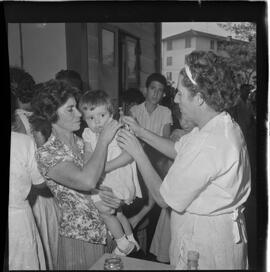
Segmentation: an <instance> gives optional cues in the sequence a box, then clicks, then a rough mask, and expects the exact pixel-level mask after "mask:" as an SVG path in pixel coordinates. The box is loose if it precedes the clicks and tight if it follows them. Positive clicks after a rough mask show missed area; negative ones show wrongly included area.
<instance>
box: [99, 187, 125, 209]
mask: <svg viewBox="0 0 270 272" xmlns="http://www.w3.org/2000/svg"><path fill="white" fill-rule="evenodd" d="M99 189H100V190H99V196H100V198H101V200H102V201H103V204H104V205H105V206H107V207H109V208H113V209H118V208H119V207H120V206H121V204H122V201H121V199H119V198H117V197H116V196H115V195H114V193H113V192H112V189H111V188H109V187H106V186H100V188H99Z"/></svg>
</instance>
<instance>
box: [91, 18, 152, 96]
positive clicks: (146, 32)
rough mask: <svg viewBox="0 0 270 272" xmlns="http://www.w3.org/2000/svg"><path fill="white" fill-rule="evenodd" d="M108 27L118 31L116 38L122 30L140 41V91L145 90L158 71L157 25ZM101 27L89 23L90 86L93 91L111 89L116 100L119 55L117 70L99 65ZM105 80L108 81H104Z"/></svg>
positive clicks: (121, 24)
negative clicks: (150, 77)
mask: <svg viewBox="0 0 270 272" xmlns="http://www.w3.org/2000/svg"><path fill="white" fill-rule="evenodd" d="M106 25H107V26H109V27H111V29H114V30H115V31H116V37H118V35H117V32H118V30H122V31H125V32H126V33H128V34H130V35H133V36H135V37H136V38H139V39H140V46H141V55H140V89H141V90H143V89H144V87H145V81H146V78H147V77H148V75H149V74H151V73H153V72H155V71H156V61H157V53H156V36H155V35H156V33H155V30H156V29H155V23H107V24H106ZM99 27H100V24H98V23H87V39H88V68H89V75H88V77H89V84H90V86H91V88H92V89H96V88H102V89H105V90H107V89H109V90H107V92H109V93H110V94H111V95H112V96H113V98H116V97H118V86H119V83H118V77H119V74H118V72H119V69H120V67H119V66H118V65H119V64H118V55H117V56H116V66H115V69H106V67H104V66H103V65H101V64H100V63H99V37H98V35H99ZM104 78H108V80H106V81H104Z"/></svg>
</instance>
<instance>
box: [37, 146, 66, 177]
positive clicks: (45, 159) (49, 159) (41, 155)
mask: <svg viewBox="0 0 270 272" xmlns="http://www.w3.org/2000/svg"><path fill="white" fill-rule="evenodd" d="M36 158H37V162H38V169H39V171H40V173H41V174H42V176H43V177H44V178H46V179H49V177H48V176H47V174H48V172H49V171H50V169H51V168H53V167H54V166H55V165H57V164H58V163H60V162H62V161H66V160H67V158H66V156H65V155H64V154H62V153H59V152H57V151H56V150H54V149H52V148H46V146H43V147H41V148H39V149H38V150H37V152H36Z"/></svg>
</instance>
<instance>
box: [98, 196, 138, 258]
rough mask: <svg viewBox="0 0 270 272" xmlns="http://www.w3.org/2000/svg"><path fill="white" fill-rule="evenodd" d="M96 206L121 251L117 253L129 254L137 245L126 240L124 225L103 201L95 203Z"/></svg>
mask: <svg viewBox="0 0 270 272" xmlns="http://www.w3.org/2000/svg"><path fill="white" fill-rule="evenodd" d="M95 206H96V207H97V209H98V210H99V212H100V216H101V217H102V218H103V220H104V222H105V224H106V226H107V227H108V229H109V230H110V232H111V234H112V235H113V237H114V239H115V242H116V244H117V247H118V248H119V249H120V250H121V252H120V251H117V252H116V253H119V254H121V253H122V252H124V253H125V254H124V255H126V254H129V253H130V252H131V251H132V250H133V248H134V246H135V245H134V244H133V243H130V241H129V240H128V239H127V238H126V236H125V233H124V231H123V228H122V225H121V223H120V221H119V220H118V218H117V216H116V214H112V213H111V209H110V208H108V207H107V206H105V205H103V203H102V201H98V202H95Z"/></svg>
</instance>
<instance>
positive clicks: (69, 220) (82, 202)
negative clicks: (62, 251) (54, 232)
mask: <svg viewBox="0 0 270 272" xmlns="http://www.w3.org/2000/svg"><path fill="white" fill-rule="evenodd" d="M74 137H76V138H75V139H76V143H77V146H78V148H79V150H80V154H79V155H76V154H75V153H74V152H72V150H71V149H70V148H69V147H68V146H67V145H65V144H64V143H62V142H61V141H60V139H59V138H57V137H56V136H55V135H54V134H51V136H50V138H49V139H48V141H47V142H46V143H45V144H44V145H43V146H42V147H40V148H39V149H38V150H37V153H36V155H37V161H38V164H39V170H40V172H41V174H42V175H43V176H44V177H45V178H46V180H47V185H48V187H49V188H50V190H51V192H52V193H53V195H54V197H55V199H56V202H57V204H58V206H59V208H60V211H61V218H60V222H59V234H60V235H62V236H65V237H68V238H74V239H79V240H83V241H85V242H89V243H94V244H106V237H107V229H106V226H105V224H104V221H103V220H102V218H101V217H100V215H99V212H98V210H97V209H96V207H95V206H94V203H93V202H92V200H91V199H90V198H89V197H86V195H85V194H83V193H80V192H78V191H76V190H73V189H70V188H68V187H65V186H63V185H61V184H59V183H57V182H55V181H54V180H52V179H50V178H49V177H48V176H47V173H48V172H49V170H50V169H51V168H52V167H54V166H55V165H57V164H58V163H61V162H64V161H70V162H73V163H74V164H75V165H76V166H77V167H80V168H82V167H83V152H84V144H83V141H82V139H81V138H79V137H77V136H76V135H74Z"/></svg>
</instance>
